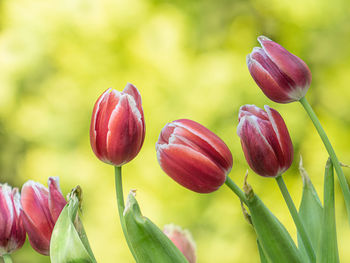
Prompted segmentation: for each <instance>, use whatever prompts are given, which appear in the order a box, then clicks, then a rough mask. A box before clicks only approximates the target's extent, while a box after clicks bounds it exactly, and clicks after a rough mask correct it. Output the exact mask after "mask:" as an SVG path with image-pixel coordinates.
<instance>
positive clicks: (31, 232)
mask: <svg viewBox="0 0 350 263" xmlns="http://www.w3.org/2000/svg"><path fill="white" fill-rule="evenodd" d="M21 204H22V208H23V211H22V219H23V225H24V228H25V230H26V231H27V233H28V238H29V242H30V244H31V245H32V247H33V248H34V249H35V250H36V251H37V252H39V253H40V254H43V255H49V252H50V239H51V234H52V230H53V228H54V226H55V223H56V221H57V219H58V217H59V215H60V213H61V211H62V209H63V207H64V206H65V205H66V200H65V199H64V197H63V195H62V193H61V190H60V187H59V184H58V178H53V177H50V178H49V180H48V189H47V188H46V187H45V186H43V185H42V184H40V183H37V182H34V181H27V182H26V183H25V184H24V185H23V187H22V192H21Z"/></svg>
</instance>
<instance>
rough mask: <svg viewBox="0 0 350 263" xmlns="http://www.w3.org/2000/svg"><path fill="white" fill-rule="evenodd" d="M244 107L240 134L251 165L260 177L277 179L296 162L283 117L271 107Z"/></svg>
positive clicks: (240, 118) (246, 156)
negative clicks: (263, 108)
mask: <svg viewBox="0 0 350 263" xmlns="http://www.w3.org/2000/svg"><path fill="white" fill-rule="evenodd" d="M265 110H266V111H264V110H262V109H260V108H258V107H256V106H254V105H244V106H242V107H241V108H240V110H239V117H238V119H239V124H238V127H237V134H238V136H239V137H240V138H241V144H242V148H243V152H244V155H245V158H246V160H247V162H248V164H249V166H250V167H251V168H252V169H253V170H254V171H255V172H256V173H257V174H259V175H261V176H266V177H276V176H278V175H280V174H282V173H283V172H285V171H286V170H287V169H288V168H289V167H290V166H291V164H292V162H293V144H292V141H291V139H290V136H289V133H288V129H287V126H286V124H285V123H284V121H283V119H282V117H281V115H280V114H279V113H278V112H277V111H276V110H274V109H272V108H270V107H269V106H265Z"/></svg>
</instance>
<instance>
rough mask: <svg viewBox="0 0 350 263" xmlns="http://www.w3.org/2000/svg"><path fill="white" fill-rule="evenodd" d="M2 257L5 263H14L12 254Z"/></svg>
mask: <svg viewBox="0 0 350 263" xmlns="http://www.w3.org/2000/svg"><path fill="white" fill-rule="evenodd" d="M2 257H3V259H4V262H5V263H12V258H11V256H10V254H4V255H3V256H2Z"/></svg>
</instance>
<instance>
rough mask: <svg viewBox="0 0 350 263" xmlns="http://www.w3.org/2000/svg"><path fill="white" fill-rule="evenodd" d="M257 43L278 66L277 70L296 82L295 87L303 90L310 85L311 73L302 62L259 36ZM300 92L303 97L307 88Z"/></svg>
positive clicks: (277, 45) (274, 43)
mask: <svg viewBox="0 0 350 263" xmlns="http://www.w3.org/2000/svg"><path fill="white" fill-rule="evenodd" d="M258 41H259V42H260V44H261V46H262V48H263V49H264V51H265V52H266V54H267V55H268V57H269V58H270V59H271V60H272V61H273V62H274V63H275V64H277V65H278V68H279V69H280V70H281V71H282V72H284V74H286V75H287V76H288V77H289V78H290V79H293V80H295V81H296V82H295V86H299V87H301V88H304V87H308V86H309V85H310V83H311V72H310V69H309V68H308V66H307V65H306V64H305V62H304V61H303V60H301V59H300V58H298V57H297V56H295V55H293V54H292V53H290V52H289V51H288V50H286V49H285V48H284V47H282V46H281V45H279V44H277V43H276V42H274V41H272V40H270V39H268V38H267V37H264V36H260V37H258ZM302 90H303V92H304V95H305V94H306V92H307V88H306V89H302Z"/></svg>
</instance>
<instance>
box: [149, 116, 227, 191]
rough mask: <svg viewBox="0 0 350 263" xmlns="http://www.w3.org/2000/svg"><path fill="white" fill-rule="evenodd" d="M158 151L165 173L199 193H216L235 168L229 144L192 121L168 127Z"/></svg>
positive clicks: (161, 138)
mask: <svg viewBox="0 0 350 263" xmlns="http://www.w3.org/2000/svg"><path fill="white" fill-rule="evenodd" d="M156 150H157V158H158V162H159V164H160V166H161V167H162V169H163V170H164V172H165V173H167V174H168V175H169V176H170V177H171V178H172V179H174V180H175V181H176V182H178V183H179V184H181V185H182V186H184V187H186V188H188V189H190V190H192V191H195V192H198V193H210V192H213V191H215V190H217V189H218V188H219V187H220V186H221V185H222V184H223V183H224V182H225V180H226V176H227V174H228V173H229V172H230V171H231V168H232V162H233V160H232V154H231V152H230V150H229V149H228V147H227V146H226V144H225V143H224V142H223V141H222V140H221V139H220V138H219V137H218V136H216V135H215V134H214V133H213V132H211V131H210V130H208V129H207V128H206V127H204V126H202V125H201V124H199V123H197V122H195V121H192V120H187V119H182V120H176V121H173V122H171V123H168V124H167V125H165V127H164V128H163V129H162V131H161V133H160V135H159V139H158V142H157V143H156Z"/></svg>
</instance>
